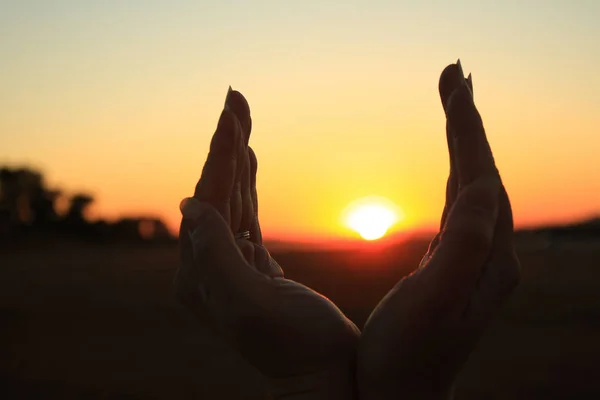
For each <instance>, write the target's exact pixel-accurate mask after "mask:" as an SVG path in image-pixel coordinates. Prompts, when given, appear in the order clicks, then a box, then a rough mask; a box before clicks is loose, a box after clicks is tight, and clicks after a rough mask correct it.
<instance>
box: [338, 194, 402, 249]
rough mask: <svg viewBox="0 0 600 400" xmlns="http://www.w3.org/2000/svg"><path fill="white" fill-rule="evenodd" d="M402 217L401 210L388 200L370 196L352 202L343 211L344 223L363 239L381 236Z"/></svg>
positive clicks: (374, 238) (375, 238)
mask: <svg viewBox="0 0 600 400" xmlns="http://www.w3.org/2000/svg"><path fill="white" fill-rule="evenodd" d="M403 218H404V213H403V212H402V210H401V209H400V208H399V207H398V206H397V205H396V204H394V203H393V202H391V201H390V200H388V199H386V198H383V197H377V196H370V197H365V198H362V199H359V200H356V201H354V202H352V203H351V204H350V205H348V207H347V208H346V210H345V211H344V215H343V219H344V222H345V224H346V225H347V226H348V227H349V228H350V229H352V230H354V231H355V232H357V233H358V234H359V235H360V236H361V237H362V238H363V239H365V240H377V239H380V238H382V237H383V236H384V235H385V234H386V233H387V232H388V230H389V229H390V228H391V227H392V226H393V225H394V224H396V223H397V222H399V221H401V220H402V219H403Z"/></svg>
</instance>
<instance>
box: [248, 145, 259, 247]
mask: <svg viewBox="0 0 600 400" xmlns="http://www.w3.org/2000/svg"><path fill="white" fill-rule="evenodd" d="M248 156H249V160H250V197H251V198H252V207H253V211H252V212H253V217H254V218H252V222H251V224H250V240H252V241H253V242H254V243H256V244H259V245H262V231H261V230H260V223H259V222H258V192H257V191H256V174H257V171H258V160H257V159H256V154H255V153H254V150H252V148H251V147H248Z"/></svg>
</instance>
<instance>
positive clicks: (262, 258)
mask: <svg viewBox="0 0 600 400" xmlns="http://www.w3.org/2000/svg"><path fill="white" fill-rule="evenodd" d="M251 126H252V123H251V118H250V109H249V106H248V103H247V102H246V100H245V99H244V97H243V96H242V95H241V94H240V93H239V92H236V91H231V90H230V91H229V93H228V95H227V99H226V102H225V109H224V111H223V112H222V114H221V117H220V119H219V123H218V126H217V129H216V132H215V134H214V136H213V138H212V141H211V145H210V153H209V155H208V159H207V160H206V163H205V165H204V169H203V171H202V176H201V178H200V181H199V182H198V184H197V186H196V190H195V193H194V197H193V198H190V199H186V200H184V201H183V202H182V205H181V210H182V213H183V220H182V224H181V231H180V246H181V262H182V263H181V266H180V268H179V270H178V272H177V276H176V278H175V287H176V293H177V296H178V299H179V301H180V302H181V303H183V304H184V305H185V306H186V307H187V308H188V309H190V310H191V311H192V312H194V313H196V314H201V315H202V314H207V315H208V316H209V317H210V320H211V323H212V324H214V326H215V327H217V328H219V329H220V330H221V332H222V333H223V334H224V335H225V336H226V337H227V338H228V340H229V341H230V343H231V344H232V345H233V346H234V348H236V349H237V350H238V351H239V352H240V353H241V354H242V355H243V356H244V357H245V358H246V359H247V360H248V361H249V362H250V363H251V364H252V365H254V366H255V367H256V368H257V369H258V370H259V371H261V372H262V373H263V374H264V375H265V376H266V377H267V381H268V383H269V386H270V387H269V389H270V392H271V394H272V396H274V397H275V398H279V397H282V398H283V397H284V398H286V399H333V400H335V399H351V398H354V394H355V382H354V368H355V354H356V345H357V342H358V337H359V335H360V332H359V331H358V329H357V328H356V326H355V325H354V324H353V323H352V322H351V321H350V320H348V319H347V318H346V317H345V316H344V314H343V313H342V312H341V311H340V310H339V309H338V308H337V307H336V306H335V305H334V304H333V303H332V302H331V301H329V300H328V299H327V298H325V297H323V296H322V295H320V294H318V293H316V292H315V291H313V290H311V289H309V288H307V287H306V286H303V285H301V284H299V283H296V282H294V281H291V280H288V279H285V278H284V277H283V272H282V270H281V268H280V267H279V265H278V264H277V263H276V262H275V261H274V260H273V259H272V258H271V257H270V255H269V253H268V252H267V250H266V249H265V248H264V247H263V246H262V236H261V232H260V227H259V224H258V217H257V216H258V202H257V195H256V170H257V162H256V157H255V155H254V152H253V151H252V149H250V147H248V140H249V136H250V131H251ZM244 231H250V240H247V239H235V238H234V234H237V233H239V232H244Z"/></svg>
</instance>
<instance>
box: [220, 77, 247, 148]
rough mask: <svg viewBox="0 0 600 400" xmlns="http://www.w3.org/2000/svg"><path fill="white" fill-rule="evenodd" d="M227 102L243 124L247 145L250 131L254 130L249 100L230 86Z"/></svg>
mask: <svg viewBox="0 0 600 400" xmlns="http://www.w3.org/2000/svg"><path fill="white" fill-rule="evenodd" d="M226 103H227V107H229V109H230V110H231V111H233V113H234V114H235V115H236V116H237V117H238V120H239V121H240V124H241V125H242V132H243V136H244V144H245V145H246V146H247V145H248V140H249V139H250V133H251V132H252V117H251V116H250V106H249V105H248V101H247V100H246V98H245V97H244V96H243V95H242V94H241V93H240V92H238V91H237V90H232V89H231V87H230V88H229V93H228V95H227V101H226Z"/></svg>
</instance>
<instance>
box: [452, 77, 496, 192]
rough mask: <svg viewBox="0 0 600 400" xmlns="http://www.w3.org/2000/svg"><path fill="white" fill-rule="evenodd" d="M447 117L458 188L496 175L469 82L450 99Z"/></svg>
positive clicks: (492, 158)
mask: <svg viewBox="0 0 600 400" xmlns="http://www.w3.org/2000/svg"><path fill="white" fill-rule="evenodd" d="M446 114H447V123H448V126H449V130H450V133H451V136H452V140H453V144H454V151H455V154H454V157H455V160H456V162H455V167H456V172H457V174H458V185H459V188H460V187H463V186H466V185H468V184H469V183H471V182H473V181H474V180H476V179H477V178H478V177H480V176H487V175H497V173H498V171H497V170H496V166H495V163H494V157H493V156H492V151H491V149H490V146H489V143H488V141H487V138H486V135H485V130H484V128H483V121H482V120H481V116H480V115H479V112H478V111H477V108H476V107H475V103H474V102H473V95H472V93H471V90H470V88H469V86H468V84H467V83H466V81H465V83H464V84H463V85H462V86H460V87H459V88H457V89H456V90H455V91H454V92H453V93H452V95H451V96H450V99H449V100H448V104H447V108H446Z"/></svg>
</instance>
